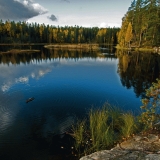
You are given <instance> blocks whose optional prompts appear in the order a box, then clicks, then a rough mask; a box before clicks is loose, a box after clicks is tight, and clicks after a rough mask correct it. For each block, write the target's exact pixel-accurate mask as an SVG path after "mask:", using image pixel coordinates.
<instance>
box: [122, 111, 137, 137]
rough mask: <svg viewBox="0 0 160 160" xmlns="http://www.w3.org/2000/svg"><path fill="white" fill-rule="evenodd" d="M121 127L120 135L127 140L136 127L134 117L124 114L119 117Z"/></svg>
mask: <svg viewBox="0 0 160 160" xmlns="http://www.w3.org/2000/svg"><path fill="white" fill-rule="evenodd" d="M121 119H122V125H121V134H122V136H123V137H125V138H128V137H129V136H130V135H132V134H133V132H134V129H135V127H136V123H135V117H134V116H133V114H131V113H124V114H122V116H121Z"/></svg>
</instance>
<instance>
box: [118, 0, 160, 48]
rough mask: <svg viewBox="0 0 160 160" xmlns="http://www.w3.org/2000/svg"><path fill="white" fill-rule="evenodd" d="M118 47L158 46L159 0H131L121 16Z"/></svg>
mask: <svg viewBox="0 0 160 160" xmlns="http://www.w3.org/2000/svg"><path fill="white" fill-rule="evenodd" d="M117 36H118V44H119V45H118V47H121V48H130V47H133V48H134V47H141V48H153V47H159V46H160V0H133V1H132V2H131V6H130V7H129V9H128V11H127V13H126V14H125V16H124V17H123V18H122V26H121V30H120V31H119V32H118V34H117Z"/></svg>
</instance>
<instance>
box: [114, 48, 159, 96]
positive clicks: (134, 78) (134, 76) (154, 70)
mask: <svg viewBox="0 0 160 160" xmlns="http://www.w3.org/2000/svg"><path fill="white" fill-rule="evenodd" d="M116 56H117V57H118V60H119V63H118V73H119V76H120V78H121V83H122V85H123V86H125V87H127V88H128V89H129V88H131V87H133V88H134V92H135V94H136V96H137V97H139V96H141V97H144V95H145V89H147V88H149V87H150V86H151V84H152V82H155V81H156V78H159V77H160V56H159V55H158V54H156V53H143V52H130V51H122V50H117V52H116Z"/></svg>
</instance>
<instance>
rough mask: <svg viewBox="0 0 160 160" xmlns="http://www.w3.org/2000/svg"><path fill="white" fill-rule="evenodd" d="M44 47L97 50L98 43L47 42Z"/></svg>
mask: <svg viewBox="0 0 160 160" xmlns="http://www.w3.org/2000/svg"><path fill="white" fill-rule="evenodd" d="M44 47H45V48H63V49H84V50H85V49H86V50H99V49H100V47H99V44H92V43H91V44H70V43H69V44H49V45H45V46H44Z"/></svg>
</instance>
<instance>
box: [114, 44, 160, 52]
mask: <svg viewBox="0 0 160 160" xmlns="http://www.w3.org/2000/svg"><path fill="white" fill-rule="evenodd" d="M115 48H116V49H119V50H126V51H140V52H154V53H160V49H158V47H154V48H142V47H131V48H125V47H119V46H116V47H115Z"/></svg>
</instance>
